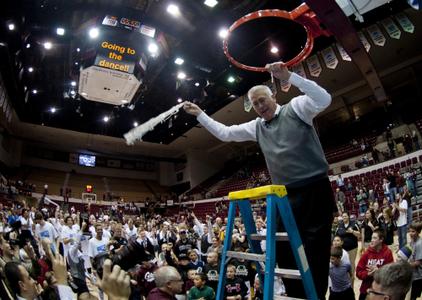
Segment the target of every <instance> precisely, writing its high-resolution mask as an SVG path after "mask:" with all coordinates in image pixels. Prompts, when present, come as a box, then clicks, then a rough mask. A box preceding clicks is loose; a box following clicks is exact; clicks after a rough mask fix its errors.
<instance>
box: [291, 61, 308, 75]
mask: <svg viewBox="0 0 422 300" xmlns="http://www.w3.org/2000/svg"><path fill="white" fill-rule="evenodd" d="M292 71H293V72H294V73H296V74H297V75H299V76H302V77H303V78H306V73H305V68H304V67H303V65H302V63H298V64H297V65H294V66H293V67H292Z"/></svg>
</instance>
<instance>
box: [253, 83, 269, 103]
mask: <svg viewBox="0 0 422 300" xmlns="http://www.w3.org/2000/svg"><path fill="white" fill-rule="evenodd" d="M259 90H263V91H265V92H266V93H267V94H268V95H270V96H272V95H273V91H272V90H271V89H270V88H269V87H268V86H266V85H263V84H261V85H255V86H254V87H252V88H251V89H250V90H249V91H248V99H249V100H250V101H252V99H251V97H252V95H253V94H254V93H255V92H257V91H259Z"/></svg>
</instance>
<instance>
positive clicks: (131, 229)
mask: <svg viewBox="0 0 422 300" xmlns="http://www.w3.org/2000/svg"><path fill="white" fill-rule="evenodd" d="M125 233H126V239H128V240H129V239H131V238H136V237H137V236H138V229H137V228H136V227H135V225H133V220H132V219H129V221H128V222H127V227H126V229H125Z"/></svg>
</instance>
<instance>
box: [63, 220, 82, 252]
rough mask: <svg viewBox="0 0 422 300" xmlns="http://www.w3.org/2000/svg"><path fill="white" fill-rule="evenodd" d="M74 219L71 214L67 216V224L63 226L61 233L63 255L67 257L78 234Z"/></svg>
mask: <svg viewBox="0 0 422 300" xmlns="http://www.w3.org/2000/svg"><path fill="white" fill-rule="evenodd" d="M73 225H74V224H73V219H72V217H71V216H67V217H66V218H65V224H64V226H63V227H62V232H61V234H60V237H61V239H62V242H63V256H64V257H67V253H68V252H69V249H70V246H71V245H72V244H73V243H74V242H75V238H76V234H77V233H78V231H76V230H75V229H74V227H73Z"/></svg>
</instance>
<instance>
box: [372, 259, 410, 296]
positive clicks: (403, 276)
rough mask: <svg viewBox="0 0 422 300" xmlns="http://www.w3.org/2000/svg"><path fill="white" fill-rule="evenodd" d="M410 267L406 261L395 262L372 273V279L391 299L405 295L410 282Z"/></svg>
mask: <svg viewBox="0 0 422 300" xmlns="http://www.w3.org/2000/svg"><path fill="white" fill-rule="evenodd" d="M412 273H413V270H412V267H411V266H410V265H409V264H408V263H407V262H396V263H391V264H388V265H385V266H383V267H382V268H380V269H379V270H377V271H376V272H375V273H374V281H375V282H376V283H378V284H379V285H381V287H382V292H383V293H385V294H387V295H389V296H390V297H391V300H400V299H404V298H405V297H406V294H407V292H408V291H409V289H410V286H411V284H412Z"/></svg>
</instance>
